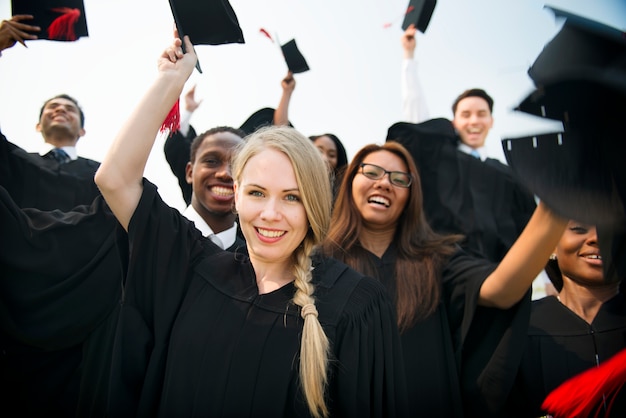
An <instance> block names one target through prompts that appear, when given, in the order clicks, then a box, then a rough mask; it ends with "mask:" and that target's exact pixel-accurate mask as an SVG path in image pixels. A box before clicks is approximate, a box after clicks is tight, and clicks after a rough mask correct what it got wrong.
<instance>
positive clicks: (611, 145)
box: [503, 9, 626, 281]
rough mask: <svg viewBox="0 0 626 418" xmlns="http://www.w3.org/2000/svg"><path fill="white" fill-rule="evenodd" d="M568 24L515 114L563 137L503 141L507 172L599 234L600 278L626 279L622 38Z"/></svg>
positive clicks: (587, 24) (578, 22)
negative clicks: (544, 122)
mask: <svg viewBox="0 0 626 418" xmlns="http://www.w3.org/2000/svg"><path fill="white" fill-rule="evenodd" d="M552 10H553V11H554V13H555V15H556V16H561V17H565V22H564V24H563V27H562V28H561V30H560V31H559V32H558V33H557V34H556V36H555V37H554V38H553V39H552V40H551V41H550V42H549V43H548V44H546V46H545V47H544V49H543V51H542V52H541V53H540V54H539V56H538V57H537V59H536V61H535V62H534V63H533V65H532V66H531V68H530V70H529V71H528V74H529V76H530V77H531V78H532V80H533V82H534V83H535V86H536V87H537V89H536V90H535V91H534V92H532V93H531V94H530V95H529V96H528V97H526V98H525V99H524V100H523V101H522V103H521V104H520V105H519V106H518V107H517V109H516V110H520V111H523V112H526V113H529V114H532V115H536V116H540V117H544V118H549V119H555V120H560V121H562V122H563V127H564V132H560V133H555V134H546V135H536V136H532V137H526V138H516V139H504V140H503V146H504V153H505V156H506V159H507V162H508V163H509V166H511V168H512V169H513V170H514V171H515V172H516V173H517V175H518V177H519V178H520V179H521V181H523V182H524V183H525V184H526V185H527V186H528V188H529V189H530V190H531V191H532V192H533V193H535V194H536V195H537V196H538V197H539V198H540V199H541V200H543V201H544V202H545V203H546V204H547V205H548V206H549V207H550V208H552V210H554V211H555V212H556V213H558V214H559V215H561V216H563V217H565V218H568V219H575V220H579V221H582V222H585V223H589V224H595V225H597V228H598V240H599V245H600V251H601V253H602V258H603V270H604V277H605V280H607V281H612V280H613V279H614V278H615V277H624V275H626V170H624V169H623V156H624V155H626V141H624V140H623V139H622V138H623V126H622V125H623V123H622V122H621V121H622V120H623V118H624V115H625V114H626V37H625V36H624V33H623V32H621V31H619V30H617V29H615V28H612V27H609V26H606V25H604V24H602V23H600V22H596V21H593V20H590V19H587V18H585V17H582V16H578V15H574V14H571V13H567V12H563V11H560V10H557V9H552Z"/></svg>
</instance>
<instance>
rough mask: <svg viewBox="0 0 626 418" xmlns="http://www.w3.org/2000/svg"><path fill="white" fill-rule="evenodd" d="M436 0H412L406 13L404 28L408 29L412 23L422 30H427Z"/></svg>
mask: <svg viewBox="0 0 626 418" xmlns="http://www.w3.org/2000/svg"><path fill="white" fill-rule="evenodd" d="M436 4H437V1H436V0H411V1H409V5H408V7H407V9H406V14H405V15H404V21H403V22H402V30H406V29H407V28H408V27H409V25H411V23H413V24H414V25H415V28H416V29H417V30H419V31H420V32H422V33H424V32H426V28H427V27H428V24H429V23H430V18H431V17H432V15H433V11H434V10H435V5H436Z"/></svg>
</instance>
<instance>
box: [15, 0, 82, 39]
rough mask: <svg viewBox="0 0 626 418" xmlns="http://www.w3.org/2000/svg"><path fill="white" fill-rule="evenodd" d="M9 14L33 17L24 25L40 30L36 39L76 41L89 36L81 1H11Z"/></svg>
mask: <svg viewBox="0 0 626 418" xmlns="http://www.w3.org/2000/svg"><path fill="white" fill-rule="evenodd" d="M11 14H12V15H18V14H27V15H33V19H32V20H29V21H27V22H26V23H27V24H29V25H32V26H39V27H40V28H41V32H39V33H37V37H38V39H47V40H51V41H76V40H77V39H78V38H80V37H82V36H88V35H89V34H88V32H87V19H86V18H85V6H84V4H83V0H11Z"/></svg>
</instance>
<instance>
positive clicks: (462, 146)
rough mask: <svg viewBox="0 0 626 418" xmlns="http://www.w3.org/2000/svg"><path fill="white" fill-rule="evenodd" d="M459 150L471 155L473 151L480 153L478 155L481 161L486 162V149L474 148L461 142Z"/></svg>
mask: <svg viewBox="0 0 626 418" xmlns="http://www.w3.org/2000/svg"><path fill="white" fill-rule="evenodd" d="M457 149H458V150H459V151H461V152H464V153H466V154H471V153H472V151H476V152H478V155H480V160H481V161H485V158H487V157H486V155H485V147H480V148H472V147H470V146H469V145H467V144H464V143H463V142H459V146H458V147H457Z"/></svg>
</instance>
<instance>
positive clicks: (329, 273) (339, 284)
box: [313, 257, 389, 323]
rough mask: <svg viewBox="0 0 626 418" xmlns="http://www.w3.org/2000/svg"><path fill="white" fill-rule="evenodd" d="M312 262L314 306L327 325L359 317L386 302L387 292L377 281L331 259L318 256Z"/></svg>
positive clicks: (387, 300) (387, 301)
mask: <svg viewBox="0 0 626 418" xmlns="http://www.w3.org/2000/svg"><path fill="white" fill-rule="evenodd" d="M315 261H316V262H315V263H314V270H313V271H314V277H315V279H314V282H315V285H316V292H315V294H316V298H317V302H316V303H317V304H318V307H319V308H320V316H322V315H323V317H324V318H323V319H324V320H325V321H326V322H328V323H336V322H338V321H339V320H340V319H341V318H345V317H359V316H362V315H364V313H365V312H367V311H371V310H372V308H374V307H376V306H382V305H383V304H388V303H389V299H388V295H387V291H386V289H385V288H384V286H383V285H382V284H381V283H380V282H379V281H378V280H376V279H374V278H372V277H368V276H365V275H363V274H361V273H359V272H357V271H356V270H354V269H353V268H351V267H349V266H347V265H346V264H344V263H342V262H341V261H339V260H336V259H334V258H328V257H318V258H317V259H316V260H315Z"/></svg>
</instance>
